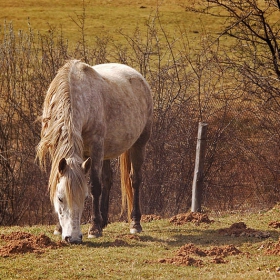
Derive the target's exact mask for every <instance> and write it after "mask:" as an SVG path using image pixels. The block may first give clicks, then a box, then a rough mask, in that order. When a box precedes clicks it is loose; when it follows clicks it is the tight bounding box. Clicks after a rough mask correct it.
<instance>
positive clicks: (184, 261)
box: [159, 243, 241, 266]
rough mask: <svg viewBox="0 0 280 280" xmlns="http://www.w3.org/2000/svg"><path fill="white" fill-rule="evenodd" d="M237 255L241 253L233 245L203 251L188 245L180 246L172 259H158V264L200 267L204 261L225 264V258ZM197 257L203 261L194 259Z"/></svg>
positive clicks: (190, 244)
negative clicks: (202, 258)
mask: <svg viewBox="0 0 280 280" xmlns="http://www.w3.org/2000/svg"><path fill="white" fill-rule="evenodd" d="M238 254H241V251H240V250H238V249H237V248H236V247H235V246H233V245H226V246H215V247H212V248H210V249H209V250H205V249H201V248H199V247H196V246H195V245H194V244H192V243H189V244H186V245H184V246H182V247H181V248H180V249H179V250H178V251H177V253H176V255H175V256H174V257H173V258H167V259H160V260H159V262H160V263H169V264H175V265H187V266H202V265H203V263H204V262H205V261H206V262H207V261H208V262H211V263H217V264H220V263H226V262H227V261H226V260H225V259H224V258H225V257H227V256H233V255H238ZM197 256H199V257H204V261H203V260H201V259H195V257H197Z"/></svg>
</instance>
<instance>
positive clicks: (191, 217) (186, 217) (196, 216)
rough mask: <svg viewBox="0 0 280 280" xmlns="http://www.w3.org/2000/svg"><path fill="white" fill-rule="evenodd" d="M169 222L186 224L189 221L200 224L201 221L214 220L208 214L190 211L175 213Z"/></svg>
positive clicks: (207, 222)
mask: <svg viewBox="0 0 280 280" xmlns="http://www.w3.org/2000/svg"><path fill="white" fill-rule="evenodd" d="M169 222H170V223H173V224H175V225H184V224H186V223H189V222H192V223H194V224H196V225H199V224H201V223H206V224H210V223H213V222H214V220H210V219H209V218H208V216H207V215H206V214H202V213H195V212H190V213H182V214H178V215H175V216H173V217H171V218H170V219H169Z"/></svg>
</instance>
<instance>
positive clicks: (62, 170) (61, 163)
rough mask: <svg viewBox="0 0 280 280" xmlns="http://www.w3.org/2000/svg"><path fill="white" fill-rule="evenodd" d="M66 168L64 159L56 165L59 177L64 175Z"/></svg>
mask: <svg viewBox="0 0 280 280" xmlns="http://www.w3.org/2000/svg"><path fill="white" fill-rule="evenodd" d="M66 166H67V162H66V159H65V158H62V159H61V160H60V162H59V164H58V171H59V173H60V174H61V175H62V174H63V173H64V171H65V168H66Z"/></svg>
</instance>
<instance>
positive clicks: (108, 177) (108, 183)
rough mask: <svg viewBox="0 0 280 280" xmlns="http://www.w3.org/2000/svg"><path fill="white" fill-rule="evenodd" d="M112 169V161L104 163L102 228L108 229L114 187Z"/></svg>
mask: <svg viewBox="0 0 280 280" xmlns="http://www.w3.org/2000/svg"><path fill="white" fill-rule="evenodd" d="M112 175H113V172H112V168H111V164H110V160H104V161H103V168H102V183H103V188H102V195H101V205H100V210H101V216H102V220H103V222H102V228H104V227H106V226H107V224H108V210H109V194H110V190H111V187H112V177H113V176H112Z"/></svg>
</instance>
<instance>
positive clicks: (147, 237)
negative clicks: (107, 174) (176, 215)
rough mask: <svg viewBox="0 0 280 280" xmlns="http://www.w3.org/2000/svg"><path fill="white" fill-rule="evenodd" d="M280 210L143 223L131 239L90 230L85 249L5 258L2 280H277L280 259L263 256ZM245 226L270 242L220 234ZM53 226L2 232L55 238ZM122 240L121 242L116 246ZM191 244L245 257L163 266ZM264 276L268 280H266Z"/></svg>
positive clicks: (117, 228)
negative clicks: (92, 235)
mask: <svg viewBox="0 0 280 280" xmlns="http://www.w3.org/2000/svg"><path fill="white" fill-rule="evenodd" d="M278 215H279V211H278V212H277V209H276V210H272V211H269V212H265V213H258V214H252V213H247V214H245V213H239V214H238V213H237V214H234V215H233V214H226V215H219V216H217V215H215V216H213V217H211V218H214V220H215V222H214V223H212V224H201V225H199V226H197V225H195V224H193V223H188V224H185V225H182V226H175V225H172V224H170V223H169V221H168V220H167V219H162V220H159V221H152V222H150V223H143V228H144V231H143V233H141V234H140V235H138V236H137V237H136V238H130V237H129V236H130V235H129V234H128V224H126V223H113V224H110V225H109V226H108V227H107V228H106V229H105V230H104V234H103V237H101V238H98V239H90V240H89V239H88V238H87V237H86V232H87V228H88V225H84V226H83V227H82V231H83V233H84V234H85V236H84V242H83V244H82V245H71V246H66V247H62V248H59V249H48V250H46V251H45V252H44V253H42V254H35V253H28V254H23V255H13V256H11V257H6V258H1V261H0V279H275V277H278V276H280V275H279V272H277V267H278V266H279V257H278V256H269V255H266V254H265V249H262V248H265V245H267V244H269V243H276V242H277V240H278V235H279V230H277V229H273V228H270V227H269V226H268V224H269V222H270V221H272V220H277V218H278ZM240 221H243V222H245V223H246V225H247V226H248V227H250V228H254V229H257V230H262V231H268V232H269V233H270V235H271V236H270V237H269V238H268V239H259V238H254V237H245V236H244V237H232V236H222V235H220V234H219V233H218V229H220V228H224V227H229V226H230V225H231V224H232V223H234V222H240ZM52 229H53V227H52V226H34V227H24V228H20V227H2V228H1V233H2V234H8V233H10V232H13V231H18V230H21V231H28V232H30V233H33V234H40V233H45V234H47V235H48V236H50V237H51V238H52V240H56V241H58V240H59V239H60V237H57V236H53V235H52ZM118 240H121V241H122V243H118V242H117V241H118ZM187 243H193V244H195V245H196V246H198V247H201V248H210V247H211V246H222V245H229V244H233V245H234V246H236V247H237V248H238V249H239V250H241V251H242V252H243V254H241V255H237V256H229V257H227V258H226V260H227V263H225V264H214V263H211V262H209V261H204V265H203V266H202V267H191V266H177V265H172V264H162V263H159V262H158V260H159V259H161V258H169V257H172V256H174V254H175V253H176V251H177V250H178V249H179V248H180V247H181V246H183V245H185V244H187ZM263 277H265V278H263Z"/></svg>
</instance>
